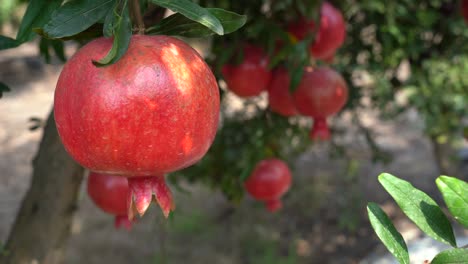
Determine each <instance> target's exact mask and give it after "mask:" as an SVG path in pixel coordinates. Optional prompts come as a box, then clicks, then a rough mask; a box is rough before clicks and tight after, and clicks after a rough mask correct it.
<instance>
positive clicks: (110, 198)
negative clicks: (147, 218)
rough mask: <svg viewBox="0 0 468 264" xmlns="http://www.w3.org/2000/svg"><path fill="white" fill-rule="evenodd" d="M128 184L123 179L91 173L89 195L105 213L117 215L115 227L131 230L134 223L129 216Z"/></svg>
mask: <svg viewBox="0 0 468 264" xmlns="http://www.w3.org/2000/svg"><path fill="white" fill-rule="evenodd" d="M128 191H129V190H128V182H127V179H125V178H123V177H117V176H113V175H106V174H101V173H95V172H91V173H90V174H89V177H88V194H89V197H91V199H92V200H93V202H94V203H95V204H96V205H97V206H98V207H99V208H101V209H102V210H103V211H104V212H106V213H109V214H112V215H115V227H116V228H119V227H124V228H126V229H127V230H130V228H131V227H132V222H131V221H130V220H128V216H127V211H128V210H127V196H128Z"/></svg>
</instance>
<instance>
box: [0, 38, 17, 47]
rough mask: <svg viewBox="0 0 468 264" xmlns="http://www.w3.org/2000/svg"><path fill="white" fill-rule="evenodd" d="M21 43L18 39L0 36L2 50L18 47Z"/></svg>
mask: <svg viewBox="0 0 468 264" xmlns="http://www.w3.org/2000/svg"><path fill="white" fill-rule="evenodd" d="M20 44H21V43H20V42H19V41H17V40H16V39H12V38H9V37H5V36H0V50H4V49H11V48H15V47H18V46H19V45H20Z"/></svg>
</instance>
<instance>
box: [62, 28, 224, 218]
mask: <svg viewBox="0 0 468 264" xmlns="http://www.w3.org/2000/svg"><path fill="white" fill-rule="evenodd" d="M111 46H112V40H111V39H106V38H98V39H96V40H94V41H92V42H90V43H88V44H87V45H85V46H84V47H83V48H82V49H80V50H79V51H78V52H77V53H76V54H75V55H74V56H73V57H72V58H71V59H70V60H69V61H68V62H67V63H66V64H65V66H64V68H63V70H62V73H61V74H60V77H59V80H58V83H57V87H56V90H55V102H54V107H55V120H56V124H57V129H58V132H59V135H60V138H61V140H62V142H63V145H64V146H65V149H66V150H67V151H68V153H69V154H70V155H71V156H72V157H73V158H74V159H75V160H76V161H77V162H78V163H79V164H81V165H82V166H84V167H86V168H88V169H90V170H91V171H94V172H98V173H104V174H108V175H115V176H120V177H126V178H128V184H129V190H130V191H129V192H128V204H129V211H128V213H129V218H130V219H132V218H133V216H134V214H135V213H136V212H138V213H139V214H140V215H143V214H144V212H145V211H146V209H147V208H148V206H149V204H150V203H151V200H152V197H153V195H154V196H155V198H156V200H157V202H158V203H159V205H160V206H161V208H162V210H163V212H164V215H165V216H166V217H167V215H168V214H169V212H170V211H171V210H172V209H173V208H174V203H173V200H172V195H171V192H170V190H169V189H168V187H167V186H166V184H165V179H164V175H165V174H166V173H169V172H173V171H176V170H180V169H182V168H185V167H187V166H190V165H192V164H194V163H195V162H197V161H198V160H200V159H201V158H202V157H203V155H204V154H205V153H206V152H207V150H208V148H209V147H210V145H211V144H212V142H213V139H214V137H215V134H216V130H217V127H218V119H219V90H218V85H217V82H216V79H215V77H214V76H213V74H212V72H211V70H210V68H209V67H208V66H207V64H206V63H205V61H204V60H203V59H202V58H201V57H200V55H199V54H198V53H197V52H196V51H195V50H194V49H192V48H191V47H190V46H189V45H187V44H186V43H184V42H183V41H181V40H178V39H176V38H172V37H168V36H144V35H134V36H132V38H131V41H130V45H129V48H128V50H127V52H126V53H125V55H124V56H123V57H122V58H121V59H120V60H119V61H118V62H117V63H115V64H113V65H110V66H106V67H96V66H95V65H93V63H92V61H93V60H98V59H100V58H102V57H104V56H105V55H106V53H107V52H108V51H109V50H110V48H111Z"/></svg>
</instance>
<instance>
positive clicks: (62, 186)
mask: <svg viewBox="0 0 468 264" xmlns="http://www.w3.org/2000/svg"><path fill="white" fill-rule="evenodd" d="M33 168H34V171H33V177H32V182H31V186H30V188H29V190H28V192H27V193H26V196H25V197H24V200H23V202H22V204H21V208H20V210H19V212H18V215H17V217H16V220H15V223H14V225H13V228H12V229H11V231H10V235H9V238H8V241H7V243H6V247H5V252H4V253H3V254H2V255H1V256H0V262H1V263H3V264H31V263H37V264H43V263H47V264H55V263H63V261H64V260H63V258H64V256H65V254H64V252H65V250H64V249H65V247H66V241H67V239H68V236H69V233H70V226H71V222H72V218H73V213H74V212H75V211H76V209H77V204H76V203H77V196H78V192H79V187H80V184H81V181H82V179H83V171H84V169H83V168H82V167H81V166H79V165H78V164H77V163H75V162H74V161H73V160H72V159H71V158H70V157H69V156H68V154H67V152H66V151H65V149H64V148H63V146H62V143H61V141H60V138H59V137H58V134H57V128H56V127H55V121H54V115H53V112H52V113H51V114H50V115H49V118H48V120H47V125H46V127H45V128H44V135H43V137H42V141H41V143H40V146H39V150H38V152H37V154H36V157H35V158H34V161H33Z"/></svg>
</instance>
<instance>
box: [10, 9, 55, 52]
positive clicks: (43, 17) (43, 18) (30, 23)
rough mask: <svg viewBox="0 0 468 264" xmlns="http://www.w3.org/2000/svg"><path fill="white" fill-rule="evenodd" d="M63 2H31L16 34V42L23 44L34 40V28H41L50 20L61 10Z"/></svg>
mask: <svg viewBox="0 0 468 264" xmlns="http://www.w3.org/2000/svg"><path fill="white" fill-rule="evenodd" d="M61 3H62V0H51V1H47V0H36V1H29V4H28V8H27V9H26V13H25V14H24V17H23V20H22V21H21V25H20V27H19V29H18V33H17V34H16V40H17V41H18V42H19V43H20V44H21V43H24V42H27V41H30V40H31V39H33V38H34V35H35V33H34V32H33V28H41V27H43V26H44V24H45V23H47V22H48V21H49V19H50V16H51V14H52V13H53V12H54V11H55V10H56V9H57V8H59V6H60V4H61Z"/></svg>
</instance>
